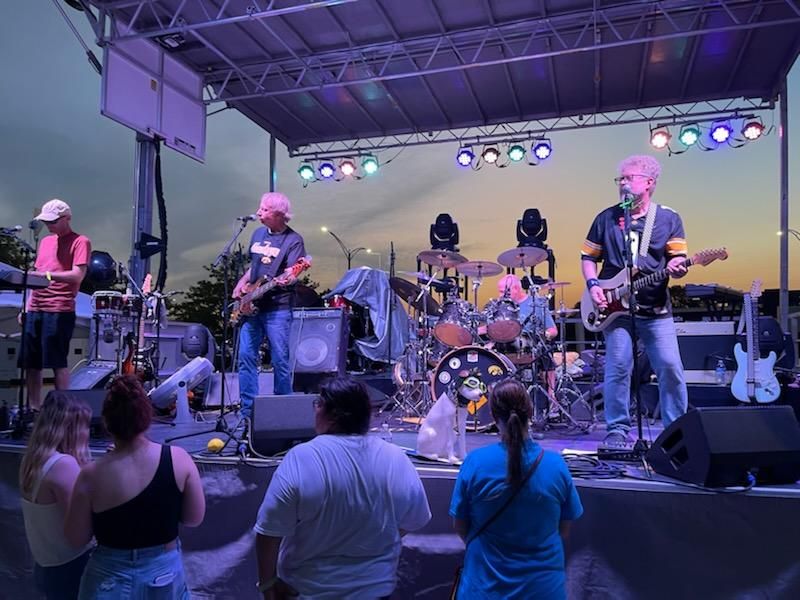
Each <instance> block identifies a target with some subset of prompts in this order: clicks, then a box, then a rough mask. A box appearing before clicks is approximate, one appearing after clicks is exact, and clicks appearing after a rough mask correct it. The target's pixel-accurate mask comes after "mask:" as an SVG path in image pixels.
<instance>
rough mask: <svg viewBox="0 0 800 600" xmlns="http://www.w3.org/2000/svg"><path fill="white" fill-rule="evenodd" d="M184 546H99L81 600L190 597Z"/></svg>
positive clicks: (86, 573) (86, 574) (83, 581)
mask: <svg viewBox="0 0 800 600" xmlns="http://www.w3.org/2000/svg"><path fill="white" fill-rule="evenodd" d="M190 597H191V596H190V595H189V590H188V588H187V587H186V578H185V575H184V572H183V563H182V562H181V550H180V543H177V544H169V545H167V546H154V547H151V548H140V549H137V550H118V549H116V548H108V547H106V546H97V548H95V550H94V552H93V553H92V557H91V558H90V559H89V564H87V565H86V570H85V571H84V572H83V578H82V579H81V589H80V595H79V596H78V598H79V600H90V599H94V600H123V599H127V598H147V599H148V600H185V599H188V598H190Z"/></svg>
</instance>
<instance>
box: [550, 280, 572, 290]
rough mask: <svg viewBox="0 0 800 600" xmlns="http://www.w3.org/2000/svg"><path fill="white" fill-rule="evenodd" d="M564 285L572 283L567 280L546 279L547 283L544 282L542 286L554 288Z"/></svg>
mask: <svg viewBox="0 0 800 600" xmlns="http://www.w3.org/2000/svg"><path fill="white" fill-rule="evenodd" d="M565 285H572V284H571V283H570V282H569V281H548V282H547V283H545V284H544V286H543V287H547V288H552V289H555V288H560V287H564V286H565Z"/></svg>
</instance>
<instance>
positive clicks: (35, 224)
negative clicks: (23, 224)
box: [28, 219, 44, 235]
mask: <svg viewBox="0 0 800 600" xmlns="http://www.w3.org/2000/svg"><path fill="white" fill-rule="evenodd" d="M42 227H44V223H43V222H41V221H38V220H36V219H34V220H33V221H31V222H30V223H28V228H29V229H30V230H31V231H33V233H34V235H39V232H40V231H41V230H42Z"/></svg>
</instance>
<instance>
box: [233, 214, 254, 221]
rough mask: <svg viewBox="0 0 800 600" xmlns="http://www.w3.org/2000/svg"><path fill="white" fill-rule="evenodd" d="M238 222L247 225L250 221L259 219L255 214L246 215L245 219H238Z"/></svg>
mask: <svg viewBox="0 0 800 600" xmlns="http://www.w3.org/2000/svg"><path fill="white" fill-rule="evenodd" d="M236 220H237V221H241V222H242V223H247V222H248V221H258V217H257V216H256V215H255V214H252V215H245V216H243V217H236Z"/></svg>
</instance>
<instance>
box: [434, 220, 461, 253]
mask: <svg viewBox="0 0 800 600" xmlns="http://www.w3.org/2000/svg"><path fill="white" fill-rule="evenodd" d="M458 237H459V236H458V223H456V222H455V221H453V217H451V216H450V215H449V214H447V213H441V214H439V215H438V216H437V217H436V221H434V222H433V224H432V225H431V230H430V240H431V250H450V251H451V252H458V248H457V247H456V244H458Z"/></svg>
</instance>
